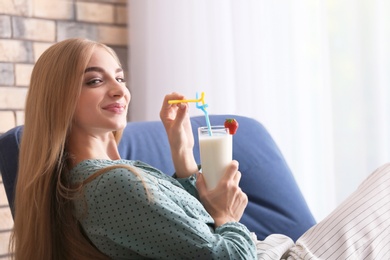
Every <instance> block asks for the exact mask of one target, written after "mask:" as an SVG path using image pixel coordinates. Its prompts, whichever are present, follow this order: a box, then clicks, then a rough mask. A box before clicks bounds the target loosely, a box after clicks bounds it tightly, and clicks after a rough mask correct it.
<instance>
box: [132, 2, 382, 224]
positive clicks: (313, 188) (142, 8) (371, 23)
mask: <svg viewBox="0 0 390 260" xmlns="http://www.w3.org/2000/svg"><path fill="white" fill-rule="evenodd" d="M128 7H129V9H128V10H129V11H128V13H129V43H130V55H129V64H130V72H129V73H130V75H129V80H128V82H129V86H130V90H131V92H132V104H131V107H130V119H131V120H133V121H139V120H158V112H159V109H160V106H161V102H162V99H163V97H164V95H165V94H167V93H170V92H173V91H176V92H180V93H183V94H185V95H186V96H187V97H188V98H194V97H195V94H196V92H202V91H204V92H205V99H206V103H207V104H208V105H209V107H208V111H209V113H210V114H225V113H233V114H239V115H245V116H249V117H253V118H255V119H257V120H258V121H260V122H261V123H262V124H264V125H265V127H266V128H267V129H268V130H269V131H270V133H271V135H272V136H273V137H274V139H275V141H276V142H277V144H278V145H279V147H280V149H281V150H282V152H283V154H284V156H285V158H286V160H287V162H288V164H289V166H290V168H291V169H292V171H293V173H294V175H295V178H296V180H297V182H298V184H299V186H300V188H301V190H302V192H303V194H304V196H305V198H306V199H307V202H308V204H309V206H310V208H311V210H312V212H313V214H314V216H315V217H316V219H317V220H321V219H322V218H323V217H325V216H326V215H327V214H328V213H329V212H330V211H331V210H332V209H333V208H334V207H335V206H336V205H337V204H339V203H340V202H341V201H342V200H343V199H345V198H346V196H348V194H350V193H351V192H352V191H353V190H354V189H356V187H357V186H358V184H359V183H360V182H361V181H362V180H363V179H364V178H365V177H366V176H367V175H368V174H369V173H370V172H372V171H373V170H374V169H375V168H376V167H378V166H379V165H381V164H383V163H385V162H386V161H388V159H389V156H390V138H389V130H390V123H389V121H390V118H389V117H390V90H389V88H390V76H389V75H390V1H388V0H370V1H367V0H345V1H340V0H328V1H324V0H294V1H287V0H284V1H282V0H280V1H273V0H244V1H238V0H230V1H228V0H212V1H209V0H164V1H157V0H128ZM191 114H192V115H198V114H201V111H198V110H197V109H196V108H195V106H193V107H192V110H191Z"/></svg>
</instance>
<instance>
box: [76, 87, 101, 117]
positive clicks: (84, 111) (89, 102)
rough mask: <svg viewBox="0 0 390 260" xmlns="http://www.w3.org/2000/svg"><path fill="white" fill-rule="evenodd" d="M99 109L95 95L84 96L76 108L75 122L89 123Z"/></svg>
mask: <svg viewBox="0 0 390 260" xmlns="http://www.w3.org/2000/svg"><path fill="white" fill-rule="evenodd" d="M97 107H98V106H97V103H96V99H95V98H94V95H93V93H85V94H82V95H81V96H80V98H79V101H78V103H77V106H76V111H75V116H74V117H75V120H76V121H78V122H82V121H86V120H87V121H88V119H91V118H93V117H94V115H95V114H96V113H97Z"/></svg>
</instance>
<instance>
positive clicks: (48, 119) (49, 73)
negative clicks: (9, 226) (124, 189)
mask: <svg viewBox="0 0 390 260" xmlns="http://www.w3.org/2000/svg"><path fill="white" fill-rule="evenodd" d="M96 47H103V48H105V49H106V50H107V51H108V52H109V53H111V54H112V55H113V57H114V58H115V59H116V60H117V61H118V64H120V63H119V60H118V58H117V56H116V54H115V53H114V52H113V51H112V50H111V49H110V48H108V47H107V46H105V45H102V44H99V43H96V42H93V41H89V40H86V39H68V40H65V41H62V42H59V43H56V44H54V45H53V46H51V47H50V48H49V49H47V50H46V51H45V52H44V53H43V54H42V55H41V57H40V58H39V59H38V61H37V62H36V64H35V66H34V69H33V72H32V75H31V82H30V87H29V92H28V96H27V100H26V107H25V124H24V130H23V136H22V141H21V146H20V157H19V170H18V179H17V185H16V192H15V203H14V205H15V219H14V220H15V221H14V230H13V235H12V239H11V243H10V247H11V250H13V251H14V258H15V259H106V258H107V257H106V256H105V255H104V254H102V253H101V252H100V251H99V250H97V249H96V248H95V247H94V246H93V245H92V244H91V243H90V242H89V241H88V239H87V238H86V236H84V235H83V231H82V229H81V227H80V225H79V224H78V222H77V220H76V219H75V217H74V216H73V215H72V209H73V206H72V201H71V199H69V198H72V196H73V195H72V189H71V187H70V186H69V183H68V182H67V173H68V171H69V170H68V165H67V155H66V150H65V147H66V140H67V136H68V134H69V131H70V129H71V127H72V120H73V116H74V111H75V108H76V104H77V100H78V98H79V95H80V91H81V86H82V80H83V74H84V70H85V68H86V66H87V64H88V61H89V59H90V57H91V55H92V52H93V50H94V48H96ZM114 135H115V137H116V139H117V142H119V138H120V136H121V131H118V132H114Z"/></svg>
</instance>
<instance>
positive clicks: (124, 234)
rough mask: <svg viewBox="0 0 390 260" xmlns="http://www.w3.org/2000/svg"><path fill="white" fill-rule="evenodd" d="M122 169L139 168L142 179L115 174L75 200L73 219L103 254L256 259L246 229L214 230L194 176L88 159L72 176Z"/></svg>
mask: <svg viewBox="0 0 390 260" xmlns="http://www.w3.org/2000/svg"><path fill="white" fill-rule="evenodd" d="M123 164H127V165H131V166H134V167H136V168H137V169H138V171H137V172H138V173H139V174H140V177H138V176H137V175H136V174H134V173H133V172H131V171H130V170H129V169H127V168H115V169H111V170H109V171H108V172H106V173H104V174H102V175H101V176H99V177H97V178H96V179H94V180H93V181H92V182H90V183H88V184H87V185H86V186H85V189H84V194H83V196H80V197H79V198H78V199H77V200H76V201H75V215H76V216H77V218H78V219H79V221H80V223H81V225H82V227H83V228H84V230H85V232H86V234H87V235H88V237H89V238H90V240H91V241H92V242H93V243H94V245H95V246H96V247H97V248H99V250H101V251H102V252H104V253H105V254H107V255H109V256H110V257H111V258H112V259H147V258H154V259H255V255H256V252H255V245H254V243H253V241H252V240H251V237H250V233H249V231H248V230H247V228H246V227H245V226H243V225H242V224H240V223H226V224H224V225H222V226H220V227H218V228H217V229H214V228H213V219H212V218H211V216H210V215H209V214H208V213H207V211H206V210H205V209H204V207H203V206H202V204H201V203H200V201H199V200H198V199H197V192H196V188H195V182H196V177H195V175H193V176H191V177H190V178H186V179H175V178H172V177H170V176H168V175H166V174H163V173H161V172H160V171H158V170H157V169H155V168H153V167H151V166H149V165H147V164H145V163H142V162H139V161H127V160H117V161H110V160H86V161H83V162H81V163H80V164H78V165H77V166H76V167H75V168H74V169H73V170H72V171H71V178H72V182H80V181H83V180H85V179H86V178H87V177H88V176H90V175H92V174H93V173H95V172H96V171H97V170H100V169H102V168H105V167H108V166H111V165H123ZM140 178H142V180H143V182H144V183H145V185H146V188H147V189H148V191H149V194H150V196H149V197H148V194H147V193H146V191H145V187H144V183H143V182H142V181H141V179H140Z"/></svg>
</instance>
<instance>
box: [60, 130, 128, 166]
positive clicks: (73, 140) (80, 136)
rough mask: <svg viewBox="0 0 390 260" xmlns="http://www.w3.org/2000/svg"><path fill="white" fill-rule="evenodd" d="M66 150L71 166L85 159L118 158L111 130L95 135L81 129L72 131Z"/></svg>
mask: <svg viewBox="0 0 390 260" xmlns="http://www.w3.org/2000/svg"><path fill="white" fill-rule="evenodd" d="M67 150H68V152H69V155H70V158H71V164H72V165H71V166H72V167H74V166H75V165H76V164H78V163H79V162H81V161H84V160H87V159H107V160H118V159H120V155H119V151H118V146H117V143H116V141H115V137H114V134H113V133H112V132H108V133H104V134H99V135H96V134H87V133H85V132H83V131H72V133H71V134H70V136H69V138H68V142H67Z"/></svg>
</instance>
